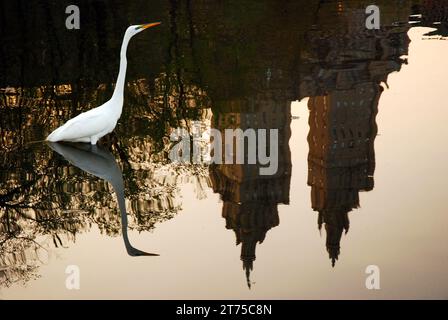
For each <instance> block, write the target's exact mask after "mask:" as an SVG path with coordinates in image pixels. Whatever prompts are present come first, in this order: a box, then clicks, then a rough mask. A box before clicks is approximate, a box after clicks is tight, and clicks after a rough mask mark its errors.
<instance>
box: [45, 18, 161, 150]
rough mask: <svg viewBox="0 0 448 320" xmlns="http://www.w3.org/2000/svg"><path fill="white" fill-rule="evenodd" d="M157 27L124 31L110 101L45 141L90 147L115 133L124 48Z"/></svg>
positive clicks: (143, 27) (124, 68) (76, 119)
mask: <svg viewBox="0 0 448 320" xmlns="http://www.w3.org/2000/svg"><path fill="white" fill-rule="evenodd" d="M160 23H161V22H154V23H148V24H142V25H133V26H130V27H128V28H127V29H126V32H125V34H124V37H123V43H122V44H121V51H120V70H119V72H118V78H117V83H116V85H115V89H114V93H113V95H112V98H110V100H109V101H107V102H106V103H104V104H103V105H101V106H99V107H97V108H94V109H91V110H89V111H87V112H83V113H81V114H79V115H78V116H76V117H74V118H73V119H70V120H69V121H67V122H66V123H65V124H64V125H62V126H60V127H59V128H57V129H56V130H54V131H53V132H52V133H51V134H50V135H49V136H48V137H47V139H46V140H47V141H50V142H57V141H71V142H90V143H91V144H93V145H94V144H96V143H97V141H98V140H99V139H100V138H102V137H104V136H105V135H106V134H108V133H111V132H112V131H113V130H114V129H115V126H116V125H117V121H118V119H119V118H120V116H121V111H122V109H123V91H124V82H125V78H126V67H127V60H126V50H127V48H128V43H129V41H130V40H131V38H132V37H133V36H135V35H136V34H137V33H139V32H141V31H143V30H145V29H148V28H151V27H155V26H157V25H159V24H160Z"/></svg>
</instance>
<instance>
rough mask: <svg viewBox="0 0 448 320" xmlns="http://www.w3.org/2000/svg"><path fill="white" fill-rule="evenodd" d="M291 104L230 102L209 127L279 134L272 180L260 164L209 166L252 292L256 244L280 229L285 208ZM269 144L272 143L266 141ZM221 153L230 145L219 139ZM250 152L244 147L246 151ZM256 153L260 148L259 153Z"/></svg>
mask: <svg viewBox="0 0 448 320" xmlns="http://www.w3.org/2000/svg"><path fill="white" fill-rule="evenodd" d="M290 109H291V105H290V102H287V101H284V100H279V101H277V100H274V99H273V98H266V97H265V96H259V97H257V98H256V99H248V100H237V101H228V102H226V103H225V104H223V106H222V108H221V109H220V110H219V113H215V114H214V115H213V121H212V125H213V126H214V127H215V129H218V130H220V131H221V135H222V137H224V136H225V134H224V130H225V129H237V128H239V129H242V130H243V131H245V130H246V129H255V130H257V129H266V130H267V132H269V129H278V154H279V162H278V169H277V172H276V173H275V174H274V175H260V171H259V169H260V166H261V165H260V164H259V163H258V164H247V162H246V164H215V165H212V166H211V167H210V179H211V182H212V187H213V191H214V192H216V193H219V194H220V196H221V199H222V201H223V207H222V217H223V218H224V219H226V228H227V229H232V230H233V231H234V232H235V236H236V243H237V245H239V244H241V260H242V262H243V269H244V270H245V272H246V277H247V284H248V286H249V288H250V286H251V282H250V272H251V270H252V269H253V263H254V260H255V251H256V246H257V243H261V242H263V241H264V239H265V237H266V233H267V232H268V231H269V230H270V229H271V228H273V227H276V226H277V225H278V224H279V216H278V205H279V204H289V186H290V180H291V152H290V148H289V138H290V136H291V129H290V122H291V110H290ZM270 143H272V141H270ZM222 144H223V150H225V145H226V144H229V141H225V140H224V139H223V141H222ZM245 152H246V156H247V152H248V148H247V143H246V148H245ZM257 153H258V149H257Z"/></svg>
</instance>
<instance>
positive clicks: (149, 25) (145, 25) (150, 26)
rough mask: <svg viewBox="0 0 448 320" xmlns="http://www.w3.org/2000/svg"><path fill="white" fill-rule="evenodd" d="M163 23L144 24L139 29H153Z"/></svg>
mask: <svg viewBox="0 0 448 320" xmlns="http://www.w3.org/2000/svg"><path fill="white" fill-rule="evenodd" d="M161 23H162V22H153V23H147V24H142V25H140V26H139V27H138V29H142V30H144V29H148V28H152V27H155V26H158V25H159V24H161Z"/></svg>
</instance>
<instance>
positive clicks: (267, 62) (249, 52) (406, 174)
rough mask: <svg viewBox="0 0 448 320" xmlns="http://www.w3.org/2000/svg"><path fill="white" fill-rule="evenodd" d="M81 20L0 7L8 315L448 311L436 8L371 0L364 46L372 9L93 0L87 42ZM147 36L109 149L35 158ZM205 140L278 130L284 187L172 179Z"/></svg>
mask: <svg viewBox="0 0 448 320" xmlns="http://www.w3.org/2000/svg"><path fill="white" fill-rule="evenodd" d="M69 4H71V3H69V2H67V1H58V2H57V3H56V2H51V1H48V2H46V3H42V2H39V3H34V2H29V1H7V2H2V3H1V5H0V6H1V7H0V12H1V14H0V37H1V43H2V46H1V48H0V55H1V59H0V137H1V150H0V153H1V156H0V296H1V297H2V298H143V299H145V298H155V299H157V298H193V299H195V298H363V299H364V298H365V299H368V298H448V276H447V275H446V272H445V270H446V269H447V267H448V255H447V251H446V243H447V242H446V241H447V240H448V234H447V233H446V226H447V224H448V218H447V216H446V203H445V199H446V190H445V182H446V175H445V168H444V163H446V161H447V160H448V154H447V153H448V152H447V151H446V148H444V147H443V146H444V142H443V139H444V138H446V137H447V134H448V130H447V129H446V126H445V124H444V122H443V121H444V120H443V119H446V116H447V109H446V107H447V105H446V98H445V94H444V93H445V91H446V89H447V88H446V81H445V79H446V75H447V73H446V72H447V68H448V65H447V62H446V56H447V54H448V42H447V41H446V38H445V37H446V35H447V32H446V30H447V29H446V22H447V12H448V4H447V3H446V2H445V1H379V2H378V3H377V4H378V5H379V6H380V9H381V29H380V30H372V31H369V30H366V28H365V26H364V21H365V14H364V10H365V7H366V6H367V5H368V4H370V3H367V2H363V1H282V2H279V1H257V2H254V1H226V2H221V1H218V2H209V1H134V2H132V3H128V2H125V1H107V2H106V1H81V2H80V4H79V7H80V10H81V29H80V30H67V29H66V28H65V18H66V16H67V15H66V14H65V13H64V12H65V7H66V6H67V5H69ZM151 21H162V25H161V26H160V27H159V29H158V30H156V29H154V30H150V31H145V33H142V34H140V35H138V36H136V37H135V39H133V40H132V41H131V43H130V45H129V48H128V72H127V78H126V80H127V84H126V88H125V103H124V110H123V115H122V117H121V119H120V121H119V124H118V126H117V128H116V130H115V132H114V134H112V135H109V136H107V137H105V138H104V139H103V140H102V141H101V142H100V146H98V147H97V148H92V147H90V146H83V145H58V144H56V145H49V144H46V143H44V142H41V140H43V139H45V137H46V136H47V135H48V134H49V133H50V132H51V131H52V130H53V129H55V128H56V127H58V126H59V125H61V124H63V123H64V122H65V121H67V120H68V119H69V118H71V117H73V116H75V115H77V114H79V113H80V112H82V111H85V110H88V109H90V108H93V107H96V106H98V105H100V104H102V103H104V102H106V101H107V100H108V99H109V98H110V96H111V94H112V91H113V85H114V82H115V78H116V75H117V71H118V65H119V55H118V52H119V48H120V45H121V40H122V35H123V33H124V30H125V29H126V27H127V26H128V25H131V24H137V23H144V22H151ZM410 21H411V22H412V23H410ZM299 101H300V102H299ZM195 123H200V124H201V125H202V126H203V127H211V128H215V129H217V130H220V131H223V130H225V129H227V128H242V129H246V128H258V129H270V128H278V129H279V142H280V143H279V170H278V171H277V174H275V175H273V176H260V175H259V174H258V170H254V165H210V166H206V165H193V164H191V165H178V164H173V163H171V162H170V161H169V159H168V153H169V151H170V149H171V148H172V147H173V142H170V139H169V136H170V133H171V132H172V130H174V129H175V128H178V127H183V128H186V129H187V130H190V131H191V130H192V127H193V126H194V124H195ZM255 167H256V165H255ZM255 169H257V168H255ZM319 230H320V231H319ZM231 231H233V232H231ZM319 233H320V235H319ZM344 234H345V235H344ZM235 242H236V245H237V246H235ZM149 254H159V255H160V256H149ZM69 265H76V266H78V267H79V268H80V271H81V289H80V290H67V288H66V285H65V281H66V277H67V274H66V273H65V271H66V267H67V266H69ZM369 265H377V266H378V267H379V268H380V270H381V290H367V289H366V286H365V279H366V277H367V276H368V275H367V274H366V273H365V270H366V267H367V266H369Z"/></svg>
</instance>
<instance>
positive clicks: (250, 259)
mask: <svg viewBox="0 0 448 320" xmlns="http://www.w3.org/2000/svg"><path fill="white" fill-rule="evenodd" d="M243 232H244V231H243ZM263 238H264V235H263ZM261 241H263V240H261ZM261 241H260V242H261ZM257 242H258V240H257V239H256V238H253V236H252V235H251V234H243V235H242V244H241V261H243V270H245V271H246V281H247V286H248V287H249V289H250V288H251V282H250V272H251V271H252V270H253V268H254V261H255V259H256V256H255V249H256V246H257Z"/></svg>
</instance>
